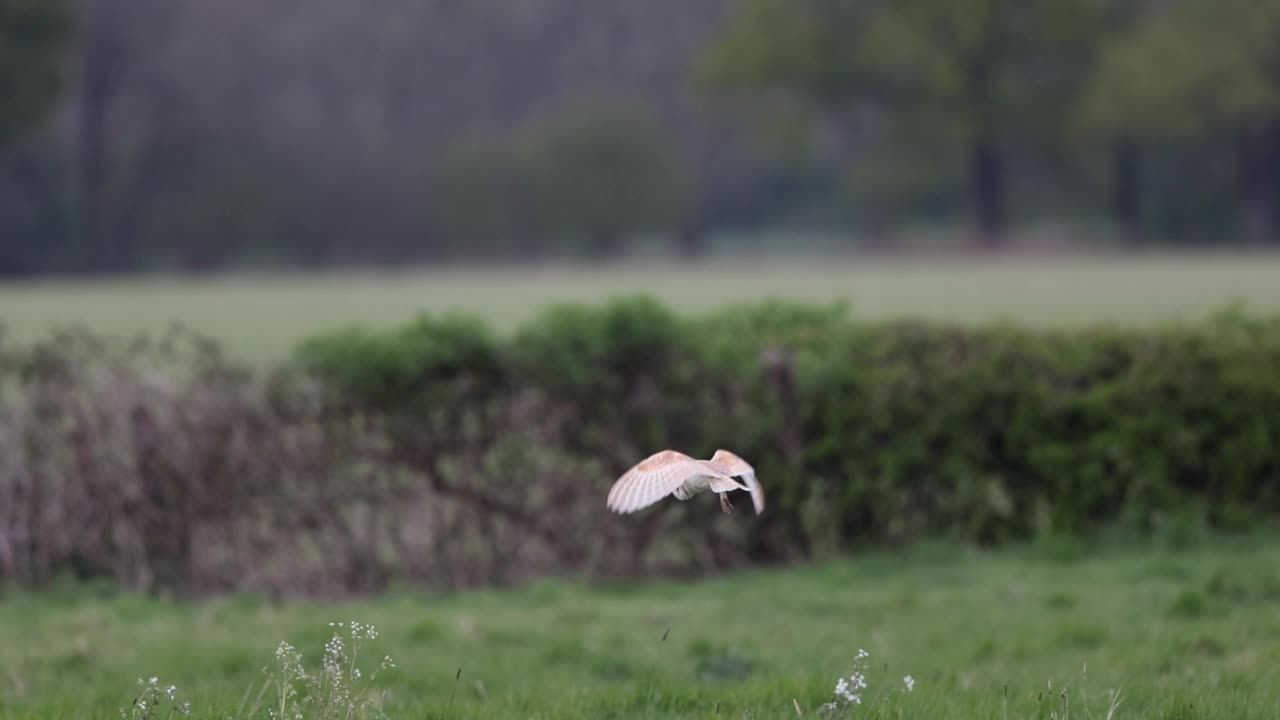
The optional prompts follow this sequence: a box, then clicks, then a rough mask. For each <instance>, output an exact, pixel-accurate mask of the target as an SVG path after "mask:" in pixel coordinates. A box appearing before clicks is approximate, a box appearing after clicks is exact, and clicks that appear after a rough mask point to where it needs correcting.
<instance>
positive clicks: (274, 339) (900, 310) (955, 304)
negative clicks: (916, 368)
mask: <svg viewBox="0 0 1280 720" xmlns="http://www.w3.org/2000/svg"><path fill="white" fill-rule="evenodd" d="M624 292H649V293H652V294H654V295H655V296H657V297H659V298H660V299H662V300H663V301H665V302H667V303H669V304H670V305H671V306H672V307H674V308H676V309H678V310H705V309H708V308H714V307H717V306H720V305H723V304H725V303H728V302H734V301H741V300H752V299H759V298H762V297H777V298H792V299H800V300H817V301H829V300H835V299H839V298H846V299H849V300H850V301H851V302H852V304H853V309H854V312H855V313H857V314H858V315H860V316H863V317H867V318H884V317H903V316H918V317H931V318H939V319H945V320H960V321H985V320H991V319H1008V320H1016V321H1024V322H1030V323H1036V324H1043V325H1061V324H1069V323H1082V322H1097V321H1116V322H1147V321H1153V320H1173V319H1193V318H1196V317H1200V316H1202V315H1204V314H1206V313H1208V312H1210V311H1212V310H1214V309H1216V308H1217V307H1219V306H1222V305H1224V304H1227V303H1231V302H1236V301H1239V302H1243V303H1245V306H1246V307H1247V308H1249V309H1251V310H1257V311H1276V310H1280V254H1256V255H1219V256H1190V255H1184V256H1178V255H1170V254H1159V255H1152V256H1130V257H1110V258H1109V257H1096V256H1095V257H1077V258H1073V259H1035V258H1025V257H1023V258H1011V259H970V260H963V259H951V260H947V259H937V258H934V259H915V260H910V259H904V260H861V261H859V260H854V259H849V258H845V259H839V258H836V259H829V260H826V261H822V260H818V259H798V260H778V261H772V262H770V261H766V260H760V259H757V260H753V261H734V262H725V261H716V262H708V263H706V264H703V265H699V266H693V267H683V268H682V267H680V266H677V265H673V264H670V263H666V264H664V263H640V264H629V265H621V266H616V267H604V266H601V267H591V266H579V267H571V266H550V267H544V268H540V269H534V268H511V269H505V270H503V269H484V270H479V269H469V270H468V269H459V270H449V271H444V270H441V271H435V272H431V271H407V272H401V273H345V274H318V275H256V276H228V277H221V278H208V279H191V278H150V279H134V280H117V281H82V280H81V281H70V280H58V281H53V280H49V281H38V282H28V283H8V284H0V325H4V326H7V327H8V328H9V331H10V332H11V333H12V334H13V335H15V336H16V337H18V338H19V339H30V338H33V337H40V336H43V335H44V334H45V333H47V332H48V331H49V330H50V329H51V328H53V327H57V326H65V325H68V324H72V323H83V324H86V325H88V326H90V327H92V328H95V329H98V330H101V331H104V332H108V333H113V334H133V333H136V332H138V331H155V330H161V329H163V328H164V327H166V326H167V325H168V324H170V323H171V322H174V321H179V322H181V323H183V324H185V325H188V326H190V327H193V328H195V329H198V330H200V331H203V332H205V333H208V334H210V335H212V336H214V337H217V338H220V339H222V340H223V341H225V342H226V343H227V345H228V347H229V348H230V349H231V350H232V351H233V352H235V353H236V354H238V355H241V356H244V357H250V358H255V359H274V358H278V357H281V356H283V355H284V354H285V353H287V352H288V351H289V350H290V349H291V348H292V347H293V346H294V344H295V343H296V341H297V340H298V339H300V338H302V337H305V336H307V335H309V334H312V333H314V332H316V331H318V330H326V329H331V328H333V327H335V326H338V325H345V324H349V323H372V324H380V325H385V324H390V323H399V322H401V321H404V320H405V319H407V318H409V317H411V316H413V315H415V314H417V313H419V312H421V311H423V310H435V311H444V310H454V309H456V310H464V311H468V312H473V313H478V314H480V315H482V316H485V317H487V318H489V319H490V320H492V321H493V323H494V325H495V327H497V328H498V329H500V330H507V329H510V328H512V327H514V326H515V325H517V324H519V323H521V322H523V321H525V320H527V319H529V318H530V317H531V316H532V315H534V314H535V313H537V312H538V311H539V310H541V309H542V308H543V307H544V306H545V305H546V304H547V303H548V302H552V301H588V302H594V301H599V300H602V299H605V298H608V297H612V296H614V295H617V294H619V293H624Z"/></svg>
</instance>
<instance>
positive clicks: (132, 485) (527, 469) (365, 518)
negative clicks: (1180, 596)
mask: <svg viewBox="0 0 1280 720" xmlns="http://www.w3.org/2000/svg"><path fill="white" fill-rule="evenodd" d="M160 347H163V348H168V345H165V344H163V343H162V344H161V346H160ZM0 410H3V412H2V413H0V449H2V450H3V453H0V454H3V456H4V457H3V458H0V578H3V577H13V578H18V579H20V580H39V579H40V578H43V577H48V576H50V575H51V574H53V573H56V572H58V571H59V570H62V569H66V568H68V567H70V568H72V569H75V570H76V571H77V572H81V573H84V574H103V573H105V574H110V575H113V576H115V577H116V578H118V579H120V580H122V581H124V582H128V583H130V584H134V585H140V586H157V585H176V586H183V587H189V588H194V589H197V590H200V589H222V588H230V587H245V586H248V587H270V588H272V589H274V590H277V591H280V592H330V591H335V590H365V589H372V588H376V587H380V586H382V585H384V584H385V583H387V582H389V581H390V580H392V579H395V578H404V579H408V580H411V581H420V582H429V583H447V584H474V583H487V582H495V581H504V580H510V579H517V578H520V577H524V576H528V575H530V574H537V573H542V572H564V571H570V572H585V573H591V574H617V573H635V572H648V571H664V572H700V571H705V570H707V569H711V568H725V567H733V566H739V565H742V564H745V563H751V562H777V561H785V560H789V559H795V558H802V557H806V556H809V555H812V554H813V553H816V552H821V551H824V550H829V549H833V548H856V547H862V546H866V545H869V544H882V543H899V542H909V541H912V540H915V539H919V538H923V537H936V536H945V537H950V538H955V539H961V540H965V541H974V542H981V543H999V542H1005V541H1009V540H1013V539H1019V538H1028V537H1033V536H1036V535H1040V534H1044V533H1055V534H1056V533H1089V532H1093V531H1096V530H1099V529H1102V528H1107V527H1111V526H1115V525H1117V524H1120V525H1124V526H1127V527H1130V528H1136V529H1140V530H1141V529H1147V528H1150V527H1152V525H1153V524H1155V523H1158V522H1160V520H1161V518H1165V517H1170V516H1179V517H1185V516H1188V515H1193V516H1195V517H1198V518H1202V519H1203V520H1205V521H1207V522H1209V523H1213V524H1216V525H1218V526H1222V527H1243V526H1247V525H1250V524H1253V523H1257V522H1259V521H1262V520H1269V519H1272V518H1274V517H1275V515H1276V513H1277V511H1280V318H1252V317H1246V316H1243V315H1241V314H1238V313H1234V312H1226V313H1222V314H1220V315H1217V316H1215V317H1213V318H1212V319H1210V320H1206V321H1203V322H1198V323H1195V324H1185V325H1168V326H1161V327H1152V328H1120V327H1094V328H1086V329H1063V330H1037V329H1029V328H1025V327H1015V326H998V325H990V326H977V327H972V326H952V325H943V324H936V323H925V322H909V321H900V322H886V323H867V322H862V321H858V320H855V319H852V318H851V317H850V315H849V314H848V313H847V312H846V309H845V308H844V307H843V306H840V305H832V306H826V307H821V306H807V305H793V304H787V303H764V304H760V305H753V306H743V307H736V308H730V309H727V310H724V311H721V312H717V313H714V314H711V315H706V316H699V317H685V316H679V315H676V314H673V313H671V312H669V311H668V310H667V309H665V308H663V307H662V306H660V305H658V304H656V303H655V302H653V301H651V300H649V299H646V298H625V299H621V300H618V301H616V302H613V303H610V304H607V305H604V306H600V307H594V308H588V307H580V306H564V307H555V308H551V309H549V310H547V311H546V312H545V313H544V314H543V315H542V316H540V317H539V318H538V319H537V320H536V321H534V322H532V323H530V324H529V325H527V326H526V327H524V328H522V329H520V330H519V331H517V332H515V333H513V334H512V335H510V336H498V335H496V334H494V333H492V332H490V331H489V329H488V328H486V327H485V325H484V324H483V323H481V322H479V321H477V320H474V319H471V318H466V317H459V316H443V317H435V316H424V317H422V318H420V319H418V320H416V321H414V322H412V323H409V324H406V325H404V326H402V327H399V328H394V329H390V330H368V329H349V330H342V331H337V332H333V333H330V334H326V335H323V336H320V337H316V338H313V339H311V340H310V341H308V342H306V343H304V344H302V345H301V346H300V347H299V348H298V351H297V355H296V358H295V359H294V360H292V361H291V362H290V363H288V364H287V365H286V366H285V367H282V368H277V369H276V370H274V371H273V372H271V373H269V374H264V373H261V372H259V371H251V370H249V369H247V368H243V367H238V366H236V365H235V364H234V363H231V362H229V361H227V360H226V359H225V358H222V357H221V356H220V355H219V354H218V353H217V352H216V349H214V348H211V347H209V346H208V345H207V344H204V343H199V342H197V343H194V351H192V352H185V353H184V352H174V351H173V350H172V348H168V349H165V350H164V351H163V352H159V351H157V350H155V348H154V347H152V346H146V345H131V346H128V349H127V351H120V350H118V349H117V350H112V351H107V350H104V349H102V346H101V345H100V342H99V341H97V340H86V339H85V338H80V339H78V340H76V339H68V338H66V337H64V338H61V339H58V340H54V341H51V342H48V343H42V344H41V345H38V346H35V347H15V346H13V345H9V346H5V345H4V344H3V343H0ZM666 447H674V448H678V449H681V450H683V451H685V452H688V453H690V454H693V455H695V456H701V457H708V456H710V454H711V453H712V452H713V451H714V450H715V449H716V448H718V447H725V448H729V449H732V450H734V451H736V452H738V453H740V454H742V455H743V456H744V457H746V458H747V459H748V460H749V461H751V462H752V463H753V464H754V465H755V466H756V468H757V470H758V473H759V475H760V478H761V480H762V482H763V483H764V484H765V487H766V490H767V492H768V496H769V507H768V510H767V512H766V513H765V514H764V515H762V516H759V517H756V516H754V515H753V514H751V512H750V510H749V503H745V502H743V501H741V500H739V501H738V503H737V504H738V506H739V507H740V508H742V512H739V513H738V514H736V515H734V516H732V517H724V516H722V515H721V514H720V512H719V508H718V506H717V504H716V503H715V501H714V500H713V499H710V498H698V499H695V500H694V501H692V502H687V503H679V502H669V503H664V504H662V505H660V506H658V507H656V508H654V509H652V510H650V511H646V512H643V513H640V514H638V515H635V516H629V517H625V518H620V517H617V516H614V515H611V514H609V513H607V512H606V511H605V509H604V498H605V495H606V493H607V491H608V487H609V485H610V484H611V483H612V481H613V480H614V478H616V477H617V476H618V474H619V473H621V472H622V471H623V470H624V469H625V468H626V467H628V466H629V465H630V464H632V463H633V462H635V461H636V460H638V459H640V458H642V457H644V456H645V455H647V454H648V453H651V452H654V451H656V450H659V449H662V448H666Z"/></svg>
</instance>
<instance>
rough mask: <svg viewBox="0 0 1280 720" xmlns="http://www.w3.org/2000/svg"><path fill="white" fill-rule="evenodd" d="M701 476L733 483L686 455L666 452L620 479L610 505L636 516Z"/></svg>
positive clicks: (615, 485)
mask: <svg viewBox="0 0 1280 720" xmlns="http://www.w3.org/2000/svg"><path fill="white" fill-rule="evenodd" d="M699 476H706V477H710V478H715V479H718V480H728V479H729V478H727V477H725V476H724V475H722V474H721V473H719V472H717V471H716V470H714V469H712V468H710V467H707V466H706V465H705V464H704V463H703V462H701V461H698V460H695V459H693V458H691V457H689V456H688V455H685V454H684V453H681V452H677V451H675V450H663V451H662V452H658V453H654V454H653V455H650V456H649V457H648V458H645V459H644V460H642V461H640V462H639V463H637V464H636V465H635V467H632V468H631V469H630V470H628V471H627V472H626V473H624V474H623V475H622V477H620V478H618V480H617V482H615V483H614V484H613V488H612V489H611V490H609V499H608V501H607V503H606V504H607V505H608V507H609V509H610V510H612V511H613V512H616V513H620V514H623V515H625V514H628V513H633V512H635V511H637V510H640V509H643V508H646V507H648V506H650V505H652V504H654V503H656V502H658V501H659V500H661V499H663V498H664V497H666V496H668V495H670V494H672V493H673V492H675V490H676V488H678V487H680V486H681V485H683V484H685V483H686V482H688V481H689V480H692V479H694V478H697V477H699Z"/></svg>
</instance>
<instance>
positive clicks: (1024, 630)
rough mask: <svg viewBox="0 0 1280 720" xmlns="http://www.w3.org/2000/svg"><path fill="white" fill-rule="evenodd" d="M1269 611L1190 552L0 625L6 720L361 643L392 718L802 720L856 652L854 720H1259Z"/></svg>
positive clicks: (1265, 546)
mask: <svg viewBox="0 0 1280 720" xmlns="http://www.w3.org/2000/svg"><path fill="white" fill-rule="evenodd" d="M1277 603H1280V537H1278V536H1274V535H1272V536H1252V535H1251V536H1248V537H1235V538H1221V537H1219V538H1208V537H1205V536H1203V535H1200V534H1197V533H1190V534H1186V535H1185V536H1183V535H1171V536H1170V537H1168V538H1164V539H1158V540H1152V541H1143V542H1142V543H1141V544H1136V543H1135V542H1129V543H1124V544H1119V545H1107V546H1105V547H1099V548H1095V547H1091V546H1087V545H1084V544H1081V543H1079V542H1077V541H1070V540H1061V541H1056V542H1048V541H1046V542H1042V543H1038V544H1034V545H1030V546H1025V547H1018V548H1013V549H1006V550H1000V551H994V552H991V551H988V552H981V551H976V550H969V549H963V548H960V547H956V546H950V545H923V546H919V547H917V548H915V549H912V550H909V551H876V552H870V553H863V554H859V555H857V556H853V557H846V558H841V559H828V560H823V561H820V562H817V563H815V564H813V565H810V566H807V567H802V568H794V569H773V570H760V571H755V572H749V573H743V574H739V575H734V576H731V577H724V578H716V579H708V580H703V581H699V582H692V583H675V582H646V583H637V584H635V585H627V586H605V587H601V586H590V585H588V584H586V583H581V582H573V581H568V580H560V581H545V582H539V583H535V584H533V585H532V586H529V587H525V588H520V589H510V590H505V591H467V592H460V593H431V592H426V591H423V590H412V589H399V590H396V591H394V592H391V593H389V594H387V595H386V596H384V597H380V598H377V599H364V600H351V601H329V602H321V601H307V602H301V601H293V602H287V603H285V604H273V603H271V602H269V601H266V600H260V599H256V598H253V597H249V596H235V597H223V598H218V599H209V600H202V601H171V600H160V599H147V598H144V597H140V596H136V595H128V594H123V595H122V594H115V593H112V592H110V591H107V590H105V589H101V590H92V589H86V588H84V587H83V586H80V587H66V588H62V589H57V590H48V591H45V592H42V593H39V594H35V595H31V594H24V593H20V592H10V593H8V594H7V596H6V597H5V599H4V600H3V601H2V602H0V717H5V718H12V719H13V720H52V719H53V718H72V717H75V718H82V717H97V718H105V717H114V716H116V713H117V708H118V707H120V706H121V705H127V704H128V703H129V702H130V700H131V699H132V698H133V692H134V689H135V684H136V682H137V679H138V678H146V679H149V677H150V676H153V675H155V676H158V682H159V683H160V685H161V686H163V685H167V684H169V683H173V684H176V685H177V686H178V695H179V697H180V698H185V699H187V700H190V701H191V702H193V703H194V707H195V712H194V713H193V717H197V718H207V719H208V720H214V719H217V720H221V719H222V718H225V717H228V716H240V715H238V708H239V707H240V706H241V704H242V702H243V698H244V697H245V690H246V688H250V687H251V686H255V683H260V681H261V679H262V678H263V677H264V676H263V674H262V669H263V667H264V666H267V665H269V664H270V663H271V662H272V657H273V652H274V651H275V649H276V647H277V644H278V643H279V642H280V641H281V640H288V641H289V642H291V643H292V644H293V645H295V646H296V647H297V648H298V649H299V650H300V651H301V652H302V653H303V654H304V656H305V658H306V659H307V661H308V663H309V664H311V665H312V666H314V665H315V663H316V662H317V660H318V658H319V656H320V653H321V650H322V647H323V646H324V643H325V641H326V640H327V639H328V637H329V634H330V632H332V631H333V630H334V629H333V628H330V627H329V625H328V623H329V622H331V621H349V620H357V621H362V622H366V623H372V624H374V625H376V627H377V628H378V630H379V637H378V638H377V639H376V640H374V641H371V642H370V643H368V645H367V646H366V648H365V650H364V651H363V652H364V654H365V655H366V656H367V657H368V658H369V662H368V663H364V666H365V667H366V669H367V668H371V667H373V666H376V665H377V664H378V661H379V660H380V659H381V658H382V657H383V656H384V655H387V654H390V655H391V656H392V657H393V658H394V660H395V662H396V663H397V667H396V668H394V669H392V670H389V671H386V672H385V673H384V674H383V675H381V676H380V677H379V678H378V679H377V680H376V682H375V685H376V686H377V687H380V688H385V689H386V690H387V695H386V698H385V710H386V713H387V715H388V716H389V717H391V718H446V717H448V718H454V717H457V718H463V717H465V718H494V719H497V718H610V717H628V718H711V717H716V716H717V714H718V715H719V716H722V717H731V718H745V717H751V718H784V717H794V716H795V712H796V711H795V705H798V706H799V707H800V708H801V710H802V711H803V712H804V714H805V715H804V716H805V717H817V716H818V712H817V708H818V706H819V705H821V704H822V703H823V702H826V701H828V700H829V699H830V697H831V693H832V689H833V687H834V685H835V682H836V680H837V678H838V677H839V676H841V675H847V674H848V673H849V672H850V670H851V668H852V666H853V663H854V662H855V659H856V656H857V653H858V650H859V649H865V650H866V651H867V652H868V653H869V654H870V657H869V658H868V661H867V662H868V667H867V668H866V677H867V685H868V687H867V688H866V689H865V690H863V691H862V696H863V704H862V705H861V706H858V707H857V708H855V710H856V712H854V713H852V714H851V715H850V717H874V716H876V715H877V713H879V716H880V717H886V718H899V717H900V718H930V719H945V718H955V719H957V720H959V719H964V720H968V719H970V718H1050V717H1058V718H1062V719H1064V720H1065V718H1070V717H1077V718H1089V717H1092V718H1099V719H1101V718H1106V717H1108V714H1107V713H1108V709H1109V708H1110V707H1111V705H1112V703H1113V698H1114V693H1115V692H1116V691H1119V693H1120V698H1121V699H1120V704H1119V707H1118V708H1117V709H1115V712H1114V717H1115V718H1117V719H1118V720H1129V719H1135V720H1136V719H1138V718H1147V719H1152V720H1154V719H1157V718H1159V719H1168V720H1193V719H1204V720H1218V719H1221V720H1248V719H1250V718H1257V719H1259V720H1261V719H1263V718H1268V719H1274V718H1276V717H1280V615H1278V614H1277V613H1276V607H1277ZM339 630H340V631H342V629H339ZM459 669H461V676H460V678H459V679H457V680H456V681H455V678H456V677H458V675H457V673H458V670H459ZM908 674H909V675H911V676H912V677H913V680H914V691H913V692H911V693H909V694H908V693H905V692H903V690H904V677H905V676H906V675H908ZM455 693H456V696H455ZM1064 693H1065V695H1064ZM793 701H794V703H795V705H793ZM1055 712H1056V713H1057V715H1056V716H1055V715H1053V714H1052V713H1055ZM256 717H265V714H264V713H262V712H260V713H258V714H257V715H256Z"/></svg>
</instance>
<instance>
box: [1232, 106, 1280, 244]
mask: <svg viewBox="0 0 1280 720" xmlns="http://www.w3.org/2000/svg"><path fill="white" fill-rule="evenodd" d="M1277 136H1280V131H1270V132H1250V131H1248V130H1246V131H1243V132H1241V133H1240V135H1239V137H1238V138H1237V141H1236V164H1237V165H1236V187H1237V195H1238V197H1239V202H1240V232H1241V235H1242V239H1243V240H1244V241H1245V242H1246V243H1249V244H1262V243H1268V242H1271V241H1272V240H1274V239H1275V237H1276V228H1275V213H1276V202H1277V195H1278V194H1280V168H1276V166H1275V161H1276V160H1277V159H1278V156H1280V141H1277V140H1278V138H1277Z"/></svg>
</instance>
